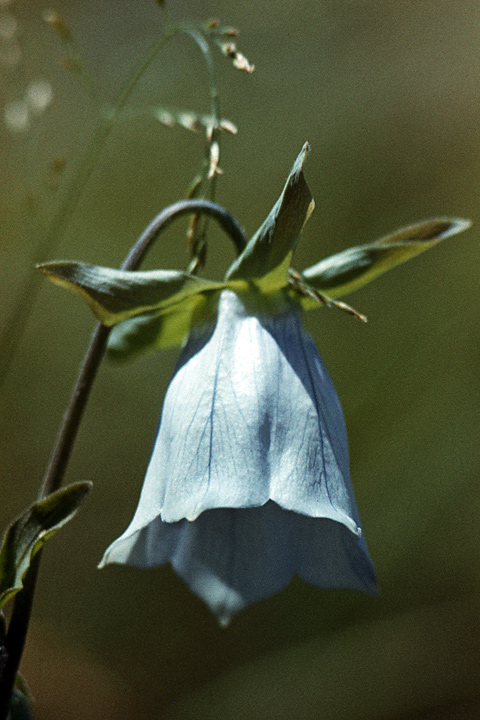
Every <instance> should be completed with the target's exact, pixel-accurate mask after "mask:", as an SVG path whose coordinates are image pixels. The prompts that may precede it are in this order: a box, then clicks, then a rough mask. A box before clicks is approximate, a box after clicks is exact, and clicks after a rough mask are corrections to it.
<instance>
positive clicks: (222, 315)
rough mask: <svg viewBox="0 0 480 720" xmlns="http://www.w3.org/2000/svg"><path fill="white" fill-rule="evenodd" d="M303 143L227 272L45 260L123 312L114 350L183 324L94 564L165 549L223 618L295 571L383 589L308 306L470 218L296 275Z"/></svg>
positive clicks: (106, 318) (168, 336)
mask: <svg viewBox="0 0 480 720" xmlns="http://www.w3.org/2000/svg"><path fill="white" fill-rule="evenodd" d="M307 151H308V146H305V147H304V148H303V149H302V152H301V153H300V155H299V157H298V158H297V161H296V163H295V164H294V166H293V168H292V171H291V173H290V175H289V178H288V180H287V183H286V185H285V188H284V190H283V193H282V195H281V196H280V199H279V200H278V202H277V203H276V205H275V206H274V208H273V210H272V211H271V213H270V215H269V216H268V218H267V220H266V221H265V222H264V224H263V225H262V226H261V227H260V229H259V230H258V232H257V233H256V234H255V235H254V237H253V238H252V240H251V241H250V242H249V243H248V245H247V246H246V248H245V249H244V251H243V252H242V253H241V255H240V256H239V258H238V259H237V260H236V261H235V262H234V264H233V265H232V266H231V268H230V269H229V271H228V272H227V275H226V278H225V281H224V282H223V283H213V282H208V281H201V280H199V279H198V278H196V277H193V276H188V275H187V274H185V273H176V272H172V271H158V272H150V273H126V272H123V273H122V272H121V271H111V270H107V269H104V268H95V267H93V266H87V265H81V264H78V263H54V264H49V265H47V266H44V269H45V271H46V272H48V273H49V274H50V275H53V279H54V280H56V282H59V283H60V284H63V285H67V286H69V287H73V288H74V289H77V291H78V292H80V293H81V294H82V296H83V297H84V298H85V299H86V300H87V301H88V302H89V304H90V305H91V306H92V308H93V309H94V311H95V312H96V314H97V316H98V317H99V318H100V319H101V320H102V321H103V322H105V323H107V324H114V323H115V322H119V321H120V322H121V321H124V322H122V323H121V324H120V325H119V326H118V330H117V332H116V334H115V335H114V337H113V341H112V349H113V351H116V352H117V353H119V352H120V353H124V354H129V353H131V352H133V351H135V350H136V349H138V346H139V345H142V344H143V345H146V344H150V345H152V344H155V343H156V344H157V345H166V344H171V342H172V340H173V341H174V342H175V341H178V340H181V339H182V336H183V335H184V334H186V335H187V341H186V344H185V346H184V348H183V350H182V353H181V355H180V358H179V361H178V364H177V367H176V369H175V373H174V376H173V379H172V381H171V383H170V386H169V388H168V390H167V394H166V397H165V401H164V406H163V411H162V416H161V422H160V426H159V431H158V435H157V438H156V441H155V444H154V448H153V452H152V456H151V459H150V463H149V465H148V469H147V474H146V478H145V482H144V486H143V489H142V492H141V496H140V501H139V504H138V507H137V510H136V513H135V515H134V518H133V520H132V522H131V523H130V525H129V526H128V528H127V529H126V531H125V532H124V533H123V535H121V537H119V538H118V539H117V540H116V541H115V542H114V543H113V544H112V545H111V546H110V547H109V548H108V549H107V551H106V553H105V555H104V557H103V560H102V562H101V564H100V565H101V566H104V565H106V564H108V563H126V564H132V565H137V566H140V567H154V566H159V565H163V564H165V563H167V562H170V563H171V564H172V565H173V567H174V568H175V570H176V571H177V573H178V574H179V575H180V576H181V577H182V578H183V579H184V580H185V582H186V583H187V585H188V586H189V587H190V588H191V589H192V590H193V591H194V592H195V593H196V594H197V595H199V596H200V597H202V598H203V599H204V600H205V602H206V603H207V604H208V605H209V606H210V608H211V609H212V610H213V612H214V613H215V614H216V615H217V617H218V618H219V620H220V621H221V622H222V623H226V622H228V621H229V619H230V617H231V616H232V615H233V614H234V613H235V612H237V611H238V610H240V609H242V608H243V607H245V606H247V605H249V604H250V603H252V602H254V601H257V600H260V599H263V598H265V597H267V596H269V595H271V594H273V593H275V592H277V591H279V590H281V589H282V588H283V587H285V586H286V585H287V584H288V582H289V581H290V579H291V577H292V576H293V575H294V574H297V575H299V576H300V577H301V578H303V579H304V580H305V581H307V582H309V583H311V584H313V585H316V586H318V587H324V588H336V587H341V588H351V589H355V590H361V591H364V592H367V593H370V594H376V593H377V584H376V579H375V572H374V569H373V565H372V562H371V559H370V557H369V554H368V551H367V547H366V544H365V540H364V537H363V532H362V528H361V524H360V519H359V515H358V511H357V507H356V504H355V499H354V495H353V489H352V484H351V480H350V472H349V457H348V446H347V435H346V428H345V423H344V419H343V414H342V410H341V407H340V402H339V399H338V396H337V394H336V392H335V389H334V387H333V384H332V381H331V379H330V377H329V375H328V373H327V370H326V368H325V366H324V364H323V362H322V359H321V357H320V355H319V353H318V351H317V349H316V347H315V344H314V342H313V340H312V338H311V337H310V335H309V334H308V333H307V332H306V331H305V330H304V328H303V326H302V318H301V313H302V310H303V309H307V308H309V307H312V306H313V305H314V304H315V302H316V300H318V297H317V298H316V296H317V295H318V293H319V291H321V290H323V289H324V288H328V289H329V292H330V294H331V295H338V294H340V292H345V291H347V290H351V289H354V288H355V287H356V286H360V285H361V284H364V283H365V282H367V281H368V280H370V279H372V278H373V277H374V276H376V275H378V274H379V273H381V272H383V271H384V270H386V269H388V268H389V267H391V266H393V265H394V264H397V263H398V262H401V261H403V260H406V259H408V257H411V256H412V255H414V254H417V253H418V252H420V251H421V250H423V249H426V247H428V246H430V245H432V244H434V243H435V242H438V240H439V239H441V238H443V237H445V236H446V235H448V234H452V233H453V232H458V231H459V230H460V229H463V228H464V227H465V226H466V225H465V223H464V222H463V221H453V220H447V219H438V220H433V221H428V222H426V223H422V224H420V225H417V226H414V227H412V228H407V229H406V230H403V231H400V232H399V233H397V234H396V235H394V236H391V237H390V238H385V239H384V240H381V241H378V242H377V243H373V244H372V245H369V246H363V247H361V248H353V249H351V250H350V251H346V252H345V253H341V254H340V255H338V256H334V257H333V258H330V259H329V260H327V261H323V263H319V264H318V265H316V266H314V267H313V268H310V269H309V270H307V271H305V272H304V273H303V274H302V275H300V276H297V275H296V274H294V273H292V271H291V270H290V269H289V268H290V263H291V259H292V254H293V251H294V249H295V246H296V243H297V241H298V237H299V235H300V232H301V229H302V227H303V225H304V223H305V222H306V220H307V219H308V217H309V215H310V213H311V211H312V209H313V201H312V198H311V195H310V192H309V190H308V187H307V185H306V182H305V179H304V176H303V164H304V161H305V157H306V154H307ZM292 280H293V282H292ZM128 318H134V319H130V320H129V319H128Z"/></svg>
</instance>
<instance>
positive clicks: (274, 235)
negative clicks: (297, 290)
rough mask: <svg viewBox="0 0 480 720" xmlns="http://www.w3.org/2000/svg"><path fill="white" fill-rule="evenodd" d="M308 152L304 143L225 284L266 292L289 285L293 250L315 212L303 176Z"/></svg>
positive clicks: (229, 271)
mask: <svg viewBox="0 0 480 720" xmlns="http://www.w3.org/2000/svg"><path fill="white" fill-rule="evenodd" d="M308 152H309V146H308V143H305V145H304V146H303V148H302V150H301V152H300V154H299V156H298V157H297V159H296V161H295V164H294V166H293V168H292V170H291V172H290V175H289V176H288V179H287V182H286V184H285V187H284V188H283V192H282V194H281V195H280V197H279V199H278V200H277V202H276V204H275V205H274V207H273V208H272V210H271V212H270V214H269V216H268V217H267V219H266V220H265V222H264V223H263V225H261V227H260V228H259V229H258V230H257V232H256V233H255V235H254V236H253V237H252V239H251V240H250V242H249V243H248V245H247V247H246V248H245V250H244V251H243V252H242V254H241V255H240V256H239V257H238V258H237V260H236V261H235V262H234V263H233V265H231V267H230V268H229V270H228V272H227V275H226V277H225V279H226V280H255V281H256V284H258V285H259V286H260V287H261V288H264V289H266V290H270V289H271V290H274V289H276V288H280V287H285V286H286V285H287V284H288V278H287V271H288V267H289V265H290V261H291V259H292V255H293V252H294V250H295V246H296V244H297V242H298V238H299V236H300V232H301V231H302V228H303V226H304V225H305V223H306V221H307V220H308V218H309V217H310V214H311V213H312V211H313V208H314V202H313V198H312V196H311V194H310V190H309V189H308V185H307V183H306V181H305V177H304V175H303V165H304V163H305V159H306V157H307V154H308Z"/></svg>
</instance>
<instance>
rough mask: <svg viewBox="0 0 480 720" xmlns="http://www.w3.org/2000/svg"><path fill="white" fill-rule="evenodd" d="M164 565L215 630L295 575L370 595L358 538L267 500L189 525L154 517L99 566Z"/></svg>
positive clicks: (370, 574)
mask: <svg viewBox="0 0 480 720" xmlns="http://www.w3.org/2000/svg"><path fill="white" fill-rule="evenodd" d="M167 561H170V562H171V563H172V565H173V567H174V568H175V570H176V571H177V573H178V574H179V575H180V577H181V578H182V579H183V580H184V581H185V582H186V584H187V585H188V586H189V587H190V589H191V590H192V591H193V592H195V593H196V594H197V595H198V596H199V597H201V598H202V599H203V600H204V601H205V602H206V603H207V605H208V606H209V607H210V609H211V610H212V611H213V612H214V613H215V615H216V616H217V617H218V619H219V621H220V622H221V623H222V624H227V623H228V621H229V620H230V618H231V616H232V615H234V614H235V613H236V612H238V611H239V610H241V609H242V608H244V607H246V606H247V605H250V604H251V603H253V602H256V601H258V600H262V599H264V598H266V597H268V596H269V595H272V594H274V593H276V592H278V591H279V590H281V589H282V588H284V587H285V586H286V585H287V584H288V582H289V581H290V579H291V577H292V575H293V574H294V573H297V574H298V575H300V577H302V578H303V579H305V580H306V581H307V582H310V583H312V584H313V585H316V586H318V587H325V588H333V587H341V588H350V589H354V590H362V591H364V592H367V593H369V594H372V595H375V594H376V593H377V586H376V580H375V573H374V570H373V566H372V563H371V560H370V558H369V556H368V553H367V550H366V548H365V545H364V542H363V539H358V538H356V537H355V536H354V535H353V534H352V533H350V532H349V531H348V530H347V529H346V528H345V527H344V526H343V525H341V524H339V523H336V522H332V521H331V520H322V519H320V520H319V519H316V518H310V517H306V516H305V515H299V514H297V513H293V512H289V511H285V510H282V509H281V508H280V507H279V506H278V505H276V504H275V503H274V502H268V503H267V504H266V505H264V506H263V507H257V508H248V509H243V510H234V509H220V510H208V511H206V512H204V513H202V515H201V516H200V517H199V518H197V520H195V521H194V522H191V523H190V522H188V521H186V520H181V521H179V522H176V523H166V522H163V521H162V520H161V518H160V517H157V518H156V519H155V520H154V521H153V522H152V523H151V524H149V525H148V526H147V527H146V528H143V529H142V530H139V531H137V532H136V533H135V534H134V535H130V536H128V535H127V533H125V536H123V537H122V538H119V539H118V540H117V541H116V542H114V543H113V545H112V546H111V547H110V548H109V549H108V550H107V552H106V553H105V557H104V559H103V560H102V565H104V564H106V563H110V562H120V563H128V564H131V565H136V566H139V567H151V566H153V565H162V564H164V563H166V562H167Z"/></svg>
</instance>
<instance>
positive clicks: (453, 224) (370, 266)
mask: <svg viewBox="0 0 480 720" xmlns="http://www.w3.org/2000/svg"><path fill="white" fill-rule="evenodd" d="M470 225H471V223H470V221H468V220H462V219H459V218H433V219H431V220H424V221H423V222H421V223H417V224H416V225H410V226H409V227H406V228H403V229H401V230H398V231H397V232H395V233H393V234H392V235H387V236H386V237H383V238H380V240H377V241H376V242H373V243H369V244H367V245H360V246H358V247H352V248H349V249H348V250H344V251H343V252H341V253H338V254H337V255H332V256H331V257H329V258H326V259H325V260H321V261H320V262H319V263H317V264H316V265H313V266H312V267H309V268H308V269H307V270H304V272H303V273H302V278H304V279H305V281H306V282H307V283H308V284H309V285H310V286H311V287H313V288H314V289H315V290H318V291H320V292H323V293H325V294H327V295H328V296H329V297H332V298H337V297H340V296H342V295H346V294H347V293H351V292H353V291H354V290H358V289H359V288H361V287H362V286H363V285H366V284H367V283H369V282H371V281H372V280H374V279H375V278H376V277H378V276H379V275H381V274H382V273H384V272H386V271H387V270H390V269H391V268H394V267H395V266H396V265H399V264H400V263H403V262H406V261H407V260H409V259H410V258H412V257H415V256H416V255H419V254H420V253H421V252H424V251H425V250H428V249H429V248H431V247H433V246H434V245H436V244H437V243H439V242H440V241H441V240H443V239H444V238H446V237H450V236H451V235H456V234H457V233H459V232H462V231H463V230H466V229H467V228H469V227H470ZM301 302H302V306H303V307H304V308H313V307H318V304H317V303H316V302H315V300H313V299H311V298H304V299H302V301H301Z"/></svg>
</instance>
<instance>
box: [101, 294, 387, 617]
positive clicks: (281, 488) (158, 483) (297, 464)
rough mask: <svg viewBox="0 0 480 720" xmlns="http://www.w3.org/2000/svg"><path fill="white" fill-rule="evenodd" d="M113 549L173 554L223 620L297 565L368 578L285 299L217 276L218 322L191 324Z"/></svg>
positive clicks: (328, 385) (332, 422) (323, 377)
mask: <svg viewBox="0 0 480 720" xmlns="http://www.w3.org/2000/svg"><path fill="white" fill-rule="evenodd" d="M112 562H116V563H127V564H131V565H137V566H140V567H152V566H158V565H163V564H164V563H167V562H171V564H172V565H173V567H174V568H175V570H176V571H177V572H178V574H179V575H180V576H181V577H182V578H183V580H184V581H185V582H186V583H187V585H188V586H189V587H190V588H191V589H192V590H193V591H194V592H195V593H196V594H197V595H199V596H200V597H202V598H203V599H204V600H205V602H206V603H207V604H208V605H209V606H210V608H211V609H212V610H213V612H214V613H215V614H216V615H217V617H218V618H219V620H220V621H221V622H228V620H229V619H230V617H231V616H232V615H233V614H234V613H235V612H237V611H238V610H240V609H242V608H243V607H245V606H247V605H249V604H250V603H252V602H254V601H256V600H260V599H262V598H265V597H267V596H269V595H271V594H273V593H275V592H277V591H279V590H280V589H281V588H283V587H284V586H285V585H287V583H288V582H289V581H290V579H291V577H292V575H293V574H294V573H296V574H297V575H299V576H300V577H301V578H303V579H304V580H306V581H307V582H309V583H312V584H313V585H316V586H318V587H326V588H333V587H341V588H352V589H356V590H363V591H365V592H367V593H371V594H375V593H376V592H377V585H376V580H375V573H374V569H373V566H372V562H371V560H370V557H369V555H368V552H367V548H366V545H365V541H364V539H363V536H362V530H361V527H360V520H359V517H358V512H357V508H356V505H355V500H354V496H353V490H352V485H351V481H350V475H349V460H348V447H347V436H346V429H345V423H344V420H343V415H342V410H341V407H340V403H339V400H338V397H337V394H336V392H335V389H334V387H333V384H332V381H331V380H330V377H329V375H328V373H327V371H326V369H325V366H324V364H323V362H322V359H321V358H320V355H319V354H318V352H317V350H316V347H315V345H314V343H313V340H312V338H311V337H310V335H308V333H306V332H305V330H304V329H303V328H302V325H301V318H300V315H299V310H298V308H297V307H296V306H295V305H294V304H293V303H292V302H291V301H290V300H288V299H286V298H285V299H283V300H280V299H277V302H276V306H275V307H274V308H272V307H268V309H267V308H265V307H264V306H263V305H262V302H261V301H260V303H259V304H257V302H256V301H255V299H254V298H252V297H250V296H249V295H248V294H247V295H246V296H242V295H241V294H240V295H239V294H236V293H235V292H233V291H231V290H224V291H223V292H222V293H221V296H220V300H219V305H218V316H217V319H216V323H214V324H212V325H210V326H209V327H203V328H197V329H196V330H195V331H194V332H193V334H192V335H191V337H190V339H189V341H188V343H187V345H186V347H185V348H184V350H183V352H182V354H181V356H180V359H179V362H178V366H177V368H176V371H175V374H174V377H173V380H172V382H171V383H170V386H169V388H168V391H167V394H166V397H165V403H164V407H163V413H162V418H161V423H160V429H159V433H158V436H157V439H156V442H155V446H154V449H153V454H152V457H151V460H150V464H149V467H148V470H147V475H146V478H145V483H144V486H143V490H142V493H141V497H140V502H139V505H138V508H137V511H136V513H135V516H134V518H133V520H132V523H131V524H130V526H129V527H128V529H127V530H126V531H125V533H124V534H123V535H122V536H121V537H120V538H119V539H118V540H116V541H115V542H114V543H113V544H112V545H111V546H110V547H109V548H108V550H107V551H106V553H105V556H104V558H103V560H102V563H101V564H102V565H105V564H107V563H112Z"/></svg>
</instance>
